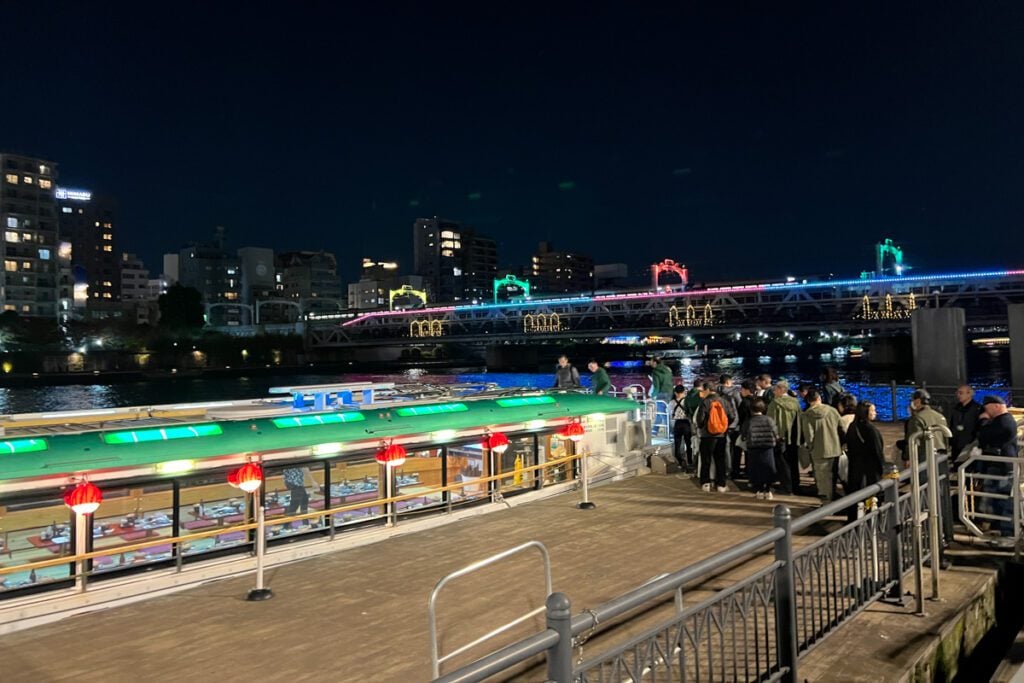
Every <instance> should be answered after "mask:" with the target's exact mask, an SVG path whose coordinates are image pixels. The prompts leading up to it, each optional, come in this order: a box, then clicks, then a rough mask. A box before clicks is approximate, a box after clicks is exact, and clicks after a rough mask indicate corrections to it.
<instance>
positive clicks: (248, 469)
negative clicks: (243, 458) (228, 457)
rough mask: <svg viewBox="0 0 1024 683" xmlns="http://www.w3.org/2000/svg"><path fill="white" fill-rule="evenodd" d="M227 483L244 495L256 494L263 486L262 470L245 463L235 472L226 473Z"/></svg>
mask: <svg viewBox="0 0 1024 683" xmlns="http://www.w3.org/2000/svg"><path fill="white" fill-rule="evenodd" d="M228 483H229V484H231V485H232V486H234V487H235V488H238V489H242V490H243V491H245V492H246V493H256V491H258V490H259V488H260V486H262V485H263V468H261V467H260V466H259V465H257V464H256V463H253V462H247V463H245V464H244V465H242V466H241V467H239V468H238V469H237V470H232V471H231V472H228Z"/></svg>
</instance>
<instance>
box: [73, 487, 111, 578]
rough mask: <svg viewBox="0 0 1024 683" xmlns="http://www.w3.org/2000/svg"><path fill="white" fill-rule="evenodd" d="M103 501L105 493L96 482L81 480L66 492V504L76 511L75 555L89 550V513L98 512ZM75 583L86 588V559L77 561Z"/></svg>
mask: <svg viewBox="0 0 1024 683" xmlns="http://www.w3.org/2000/svg"><path fill="white" fill-rule="evenodd" d="M102 502H103V493H101V492H100V490H99V489H98V488H97V487H96V485H95V484H93V483H91V482H88V481H80V482H78V484H77V485H76V486H75V488H73V489H71V490H70V491H68V492H67V493H65V494H64V504H65V505H67V506H68V507H69V508H71V509H72V510H74V512H75V555H78V556H81V555H84V554H85V553H87V552H89V548H88V542H89V540H88V539H89V515H91V514H92V513H94V512H96V510H97V509H99V507H100V503H102ZM75 574H76V576H75V583H76V584H77V586H78V588H79V590H84V589H85V560H78V561H76V562H75Z"/></svg>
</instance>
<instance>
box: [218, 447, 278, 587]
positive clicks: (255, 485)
mask: <svg viewBox="0 0 1024 683" xmlns="http://www.w3.org/2000/svg"><path fill="white" fill-rule="evenodd" d="M228 483H229V484H231V485H232V486H234V487H235V488H238V489H242V490H243V491H245V492H246V493H251V494H252V509H253V510H254V511H255V512H256V587H255V588H253V589H251V590H250V591H249V593H248V594H247V595H246V596H245V599H246V600H249V601H251V602H256V601H260V600H269V599H270V598H272V597H274V592H273V591H272V590H270V589H269V588H267V587H266V586H265V585H264V583H263V557H264V555H266V549H267V530H266V522H265V520H264V516H263V504H262V503H261V502H260V500H259V490H260V487H261V486H263V468H262V467H260V466H259V464H258V463H254V462H247V463H245V464H244V465H242V466H241V467H239V468H238V469H235V470H231V471H230V472H228Z"/></svg>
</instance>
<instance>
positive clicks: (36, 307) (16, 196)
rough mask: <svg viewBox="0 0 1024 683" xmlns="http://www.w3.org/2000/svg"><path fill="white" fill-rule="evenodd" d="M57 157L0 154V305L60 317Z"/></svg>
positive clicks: (23, 314) (19, 311) (31, 313)
mask: <svg viewBox="0 0 1024 683" xmlns="http://www.w3.org/2000/svg"><path fill="white" fill-rule="evenodd" d="M56 166H57V165H56V164H55V163H54V162H52V161H46V160H43V159H35V158H32V157H26V156H22V155H18V154H0V174H2V177H0V225H2V226H3V230H4V239H3V252H4V254H3V260H4V268H3V271H2V272H3V277H2V280H0V306H2V309H3V310H4V311H13V312H15V313H17V314H18V315H22V316H30V317H58V313H59V311H58V309H59V305H60V304H59V300H58V295H59V293H60V290H59V285H58V279H59V275H60V272H59V271H60V268H59V265H58V254H57V251H58V240H57V230H58V222H57V221H58V218H57V199H56V189H57V184H56V183H57V168H56Z"/></svg>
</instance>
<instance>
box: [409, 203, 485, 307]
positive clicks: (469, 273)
mask: <svg viewBox="0 0 1024 683" xmlns="http://www.w3.org/2000/svg"><path fill="white" fill-rule="evenodd" d="M413 271H414V273H415V274H416V275H419V276H421V277H423V279H424V281H425V283H426V287H427V291H428V292H429V294H430V296H431V297H432V299H433V300H434V301H467V300H468V301H473V300H476V301H487V300H489V299H490V297H491V287H492V283H493V281H494V278H495V276H496V275H497V273H498V245H497V243H496V242H495V241H494V240H493V239H491V238H490V237H488V236H486V235H482V234H480V233H478V232H476V231H475V230H473V229H472V228H463V227H462V225H461V224H459V223H456V222H455V221H449V220H444V219H441V218H437V217H436V216H435V217H434V218H418V219H416V222H415V223H413Z"/></svg>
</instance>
